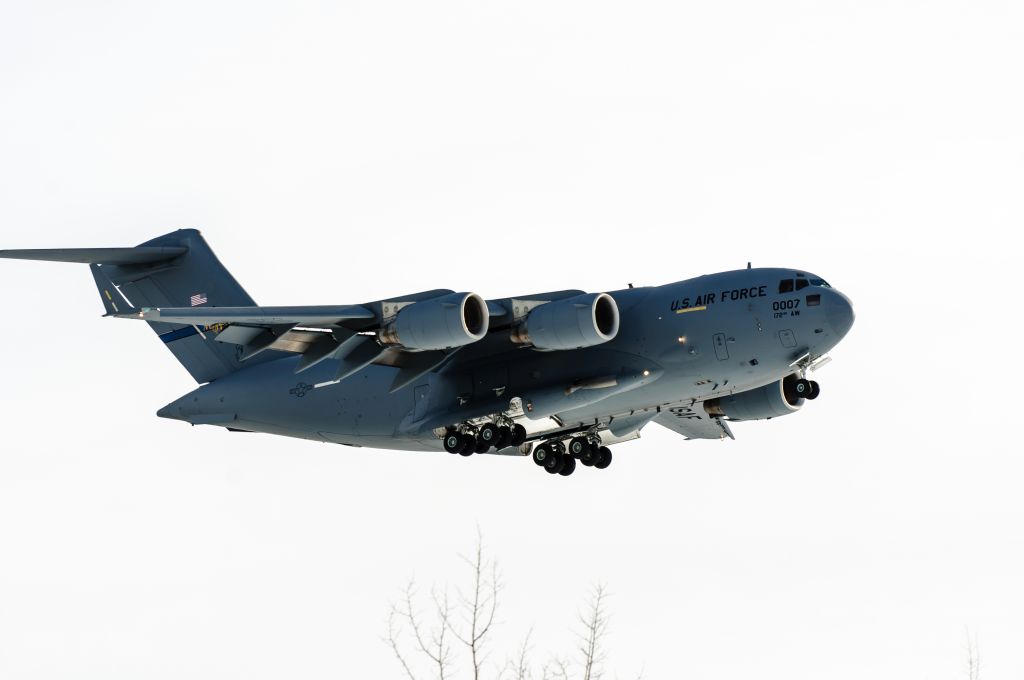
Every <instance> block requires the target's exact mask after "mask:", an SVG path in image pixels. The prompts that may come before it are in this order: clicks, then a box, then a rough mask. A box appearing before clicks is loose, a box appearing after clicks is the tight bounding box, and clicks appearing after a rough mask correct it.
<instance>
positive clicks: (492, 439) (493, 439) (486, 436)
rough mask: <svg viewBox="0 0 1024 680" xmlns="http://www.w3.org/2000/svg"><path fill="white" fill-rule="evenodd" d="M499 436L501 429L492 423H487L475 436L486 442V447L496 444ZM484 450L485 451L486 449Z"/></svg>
mask: <svg viewBox="0 0 1024 680" xmlns="http://www.w3.org/2000/svg"><path fill="white" fill-rule="evenodd" d="M499 437H501V431H500V430H499V428H498V426H497V425H495V424H494V423H487V424H486V425H484V426H483V427H481V428H480V431H479V432H477V434H476V438H477V439H479V440H480V441H482V442H484V443H485V444H487V446H488V447H491V446H494V445H495V444H497V443H498V438H499ZM484 450H485V451H486V449H484Z"/></svg>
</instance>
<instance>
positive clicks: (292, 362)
mask: <svg viewBox="0 0 1024 680" xmlns="http://www.w3.org/2000/svg"><path fill="white" fill-rule="evenodd" d="M796 271H797V270H792V269H743V270H737V271H731V272H723V273H719V274H712V275H708V276H701V277H698V278H695V279H690V280H686V281H681V282H677V283H671V284H667V285H664V286H658V287H648V288H630V289H625V290H618V291H614V292H611V293H610V295H611V296H612V297H613V298H615V300H616V303H617V304H618V307H619V312H620V315H621V322H620V330H619V333H618V335H617V336H616V337H615V338H614V339H613V340H611V341H610V342H607V343H605V344H602V345H598V346H596V347H590V348H584V349H578V350H573V351H569V352H566V351H562V352H542V351H537V350H533V349H528V348H523V347H519V346H516V345H514V344H513V343H512V342H511V341H510V340H509V338H508V335H507V334H506V333H504V332H494V333H491V334H490V335H488V336H487V337H485V338H484V339H483V340H481V341H479V342H477V343H474V344H472V345H469V346H467V347H465V348H463V349H462V350H460V351H459V352H457V353H456V354H455V355H454V357H453V358H452V360H451V361H450V362H449V363H447V364H445V365H444V366H443V367H442V368H441V369H440V370H439V371H438V372H435V373H429V374H427V375H425V376H423V377H422V378H420V379H418V380H416V381H414V382H413V383H412V384H410V385H408V386H407V387H404V388H402V389H400V390H398V391H396V392H394V393H388V389H389V388H390V386H391V384H392V381H393V379H394V376H395V373H396V372H397V370H398V369H396V368H392V367H388V366H379V365H371V366H368V367H366V368H365V369H363V370H361V371H360V372H358V373H356V374H354V375H352V376H350V377H349V378H347V379H345V380H343V381H341V382H340V383H336V384H329V385H325V386H322V387H319V388H315V389H314V388H313V386H314V385H316V384H318V383H325V382H328V381H330V380H331V379H332V378H333V374H334V371H335V368H336V367H335V362H333V361H324V362H322V363H321V364H319V365H317V366H315V367H314V368H312V369H310V370H308V371H306V372H303V373H301V374H298V375H296V374H295V373H294V369H295V366H296V363H297V362H298V360H299V359H298V358H297V357H290V356H289V357H283V358H280V359H277V360H274V361H268V362H265V363H262V364H259V365H255V366H252V367H248V368H244V369H243V370H241V371H238V372H236V373H233V374H230V375H227V376H225V377H222V378H219V379H218V380H216V381H214V382H212V383H209V384H207V385H204V386H202V387H200V388H198V389H197V390H195V391H194V392H192V393H190V394H188V395H185V396H184V397H182V398H181V399H179V400H177V401H176V402H173V403H172V404H169V405H168V406H167V407H165V408H164V409H161V411H160V415H162V416H165V417H177V418H181V419H183V420H190V418H192V417H194V416H197V415H201V414H208V413H227V414H233V415H235V417H236V420H235V421H234V422H235V424H234V425H232V427H238V428H240V429H251V430H256V431H262V432H268V433H273V434H286V435H288V436H299V437H303V438H308V439H315V440H320V441H332V442H336V443H344V444H349V445H357V446H358V445H365V446H372V447H375V448H390V449H406V450H438V449H440V448H441V442H440V441H439V440H438V439H436V438H435V437H434V436H433V434H432V433H431V432H430V428H432V427H436V426H438V425H446V424H455V423H458V422H461V421H463V420H469V419H472V418H477V417H483V416H487V415H490V414H494V413H496V412H499V411H502V410H504V409H506V408H507V407H508V401H509V399H510V398H511V397H514V396H521V395H523V394H526V393H529V392H531V391H536V390H542V389H545V388H550V389H558V388H563V387H565V386H567V385H569V384H571V383H572V382H573V381H575V380H579V379H586V378H593V377H597V376H605V375H618V374H621V373H622V372H623V371H627V370H629V371H643V370H649V371H652V372H656V373H658V374H659V377H658V379H657V380H654V381H653V382H651V383H650V384H647V385H644V386H642V387H639V388H637V389H633V390H631V391H628V392H624V393H621V394H618V395H616V396H611V397H608V398H606V399H603V400H601V401H598V402H597V403H595V404H592V405H589V406H584V407H582V408H578V409H575V410H572V411H565V412H563V413H561V414H560V417H561V419H562V420H563V421H564V422H565V423H566V424H567V425H568V424H572V423H593V422H595V421H599V420H607V418H608V417H610V416H614V415H618V414H626V413H630V412H633V411H640V410H643V409H650V408H655V407H658V406H664V405H670V404H677V403H681V402H691V401H703V400H705V399H708V398H711V397H713V396H719V395H721V394H726V393H732V392H739V391H743V390H748V389H752V388H755V387H760V386H761V385H765V384H768V383H771V382H773V381H775V380H778V379H780V378H782V377H785V376H786V375H788V374H789V373H791V372H792V369H791V368H790V364H791V362H792V361H794V360H795V359H797V358H798V357H799V356H801V355H803V354H806V353H807V352H810V353H812V354H813V355H821V354H824V353H826V352H827V351H828V350H830V349H831V348H832V347H833V346H835V344H836V343H837V342H838V341H839V340H840V339H841V337H842V336H843V335H844V334H845V332H846V331H847V330H848V328H849V322H852V312H850V311H849V310H850V307H849V301H848V300H846V298H845V297H844V296H842V294H840V293H839V292H838V291H836V290H834V289H831V288H825V287H820V286H809V287H806V288H804V289H802V290H800V291H795V292H792V293H782V294H780V293H779V292H778V286H779V281H780V280H782V279H791V278H794V277H795V274H796ZM806 276H807V278H809V279H812V278H816V277H814V276H813V275H811V274H807V275H806ZM808 295H819V296H820V304H819V305H817V306H812V307H807V305H806V298H807V296H808ZM794 301H799V302H794ZM773 303H775V304H774V307H775V308H773ZM787 305H789V307H787ZM793 305H796V307H795V308H791V307H792V306H793ZM780 306H781V307H782V311H780V310H779V309H777V308H779V307H780ZM700 307H704V309H700ZM681 310H688V311H681ZM794 312H799V313H796V314H794ZM830 314H831V318H830ZM830 323H831V324H833V325H830ZM844 325H845V327H843V326H844ZM834 326H839V328H836V327H834ZM782 330H786V331H790V332H792V334H793V337H794V338H795V341H796V346H795V347H786V346H784V345H783V343H782V342H780V339H779V332H780V331H782ZM716 334H724V336H725V337H726V339H727V343H728V344H727V350H728V358H727V359H724V360H723V359H720V358H719V356H718V354H716V352H715V348H714V345H713V342H714V336H715V335H716ZM680 338H685V341H683V342H681V341H680ZM502 382H505V383H507V384H505V385H502V384H501V383H502ZM502 387H504V388H505V389H504V390H500V388H502ZM417 388H419V394H420V397H421V398H420V399H419V404H418V405H417V399H416V394H417ZM498 392H500V393H498ZM567 408H571V406H569V404H568V402H567ZM431 415H432V416H433V420H434V421H437V420H438V419H440V422H433V421H431V419H430V418H426V419H424V417H425V416H431ZM416 423H419V424H420V426H419V427H418V428H414V427H413V425H415V424H416ZM411 428H412V429H411Z"/></svg>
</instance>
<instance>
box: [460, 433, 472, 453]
mask: <svg viewBox="0 0 1024 680" xmlns="http://www.w3.org/2000/svg"><path fill="white" fill-rule="evenodd" d="M474 450H476V437H474V436H473V435H471V434H469V433H468V432H467V433H465V434H463V435H462V448H461V449H460V450H459V454H460V455H463V456H472V455H473V451H474Z"/></svg>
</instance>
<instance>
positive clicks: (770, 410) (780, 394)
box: [704, 375, 804, 420]
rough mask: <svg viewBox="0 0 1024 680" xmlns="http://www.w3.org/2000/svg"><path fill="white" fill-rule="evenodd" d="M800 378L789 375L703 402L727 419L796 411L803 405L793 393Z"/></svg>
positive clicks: (771, 415) (776, 415)
mask: <svg viewBox="0 0 1024 680" xmlns="http://www.w3.org/2000/svg"><path fill="white" fill-rule="evenodd" d="M799 382H800V379H799V378H798V377H797V376H796V375H790V376H787V377H785V378H783V379H782V380H779V381H778V382H773V383H771V384H769V385H765V386H764V387H758V388H757V389H753V390H748V391H746V392H740V393H739V394H730V395H729V396H726V397H717V398H715V399H709V400H707V401H705V402H704V410H705V411H707V412H708V415H711V416H727V417H728V418H730V419H731V420H764V419H767V418H777V417H778V416H786V415H789V414H790V413H796V412H797V411H799V410H800V407H801V406H803V405H804V398H803V397H801V396H799V395H798V393H797V385H798V383H799Z"/></svg>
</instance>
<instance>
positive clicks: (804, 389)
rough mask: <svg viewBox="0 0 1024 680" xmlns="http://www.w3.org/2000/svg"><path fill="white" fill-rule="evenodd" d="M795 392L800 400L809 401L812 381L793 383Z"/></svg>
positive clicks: (801, 380) (802, 380)
mask: <svg viewBox="0 0 1024 680" xmlns="http://www.w3.org/2000/svg"><path fill="white" fill-rule="evenodd" d="M793 392H794V394H796V397H797V398H798V399H808V398H809V397H808V396H807V395H809V394H810V393H811V381H810V380H804V379H803V378H801V379H800V380H797V381H796V382H795V383H793Z"/></svg>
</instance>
